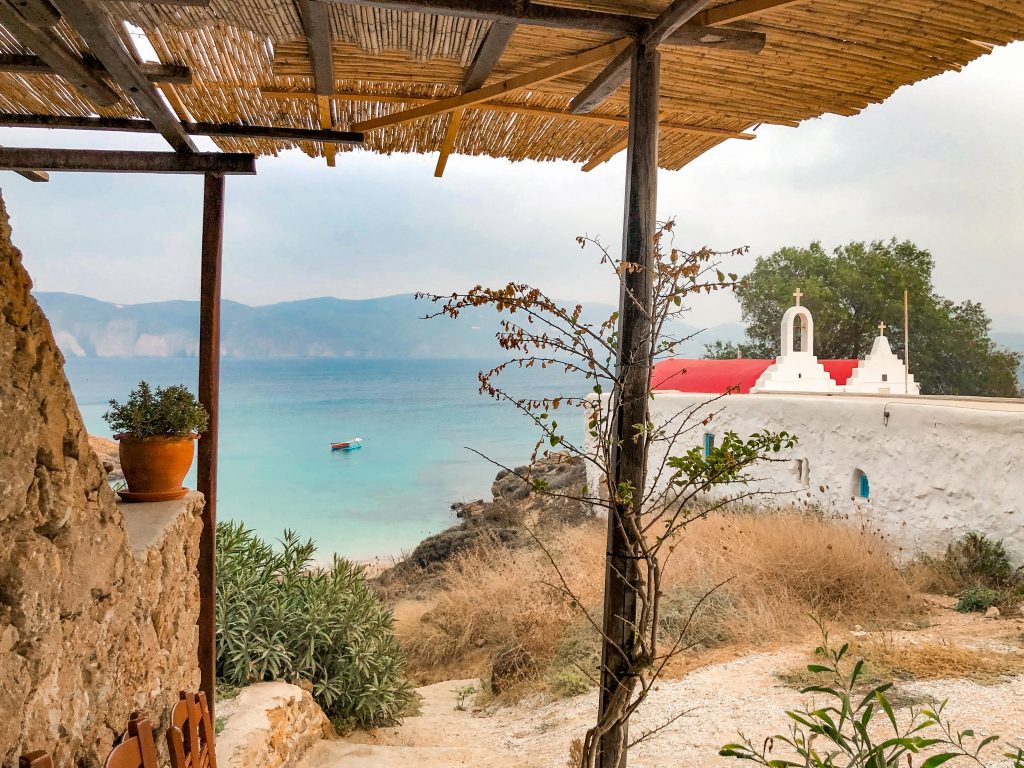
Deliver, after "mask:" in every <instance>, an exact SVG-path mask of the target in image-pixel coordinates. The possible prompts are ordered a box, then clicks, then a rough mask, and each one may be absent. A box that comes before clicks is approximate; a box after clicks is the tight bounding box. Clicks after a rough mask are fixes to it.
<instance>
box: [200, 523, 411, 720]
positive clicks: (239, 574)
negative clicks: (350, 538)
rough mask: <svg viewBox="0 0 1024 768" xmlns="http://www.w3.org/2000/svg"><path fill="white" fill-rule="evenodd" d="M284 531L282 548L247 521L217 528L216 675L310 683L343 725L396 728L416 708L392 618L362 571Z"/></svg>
mask: <svg viewBox="0 0 1024 768" xmlns="http://www.w3.org/2000/svg"><path fill="white" fill-rule="evenodd" d="M315 551H316V545H315V544H314V543H313V542H312V541H310V540H307V541H304V542H303V541H300V540H299V538H298V536H296V534H295V533H293V532H291V531H285V532H284V537H283V538H282V540H281V547H280V549H275V548H274V547H272V546H271V545H270V544H268V543H267V542H265V541H264V540H263V539H261V538H259V537H258V536H256V534H254V533H253V532H252V531H250V530H248V529H246V528H245V527H244V526H243V525H242V524H241V523H231V522H227V523H219V524H218V525H217V677H218V679H221V680H224V681H225V682H227V683H230V684H232V685H248V684H250V683H255V682H260V681H264V680H278V679H284V680H290V681H293V682H297V681H299V680H307V681H309V682H310V683H312V685H313V697H314V698H315V699H316V701H317V703H318V704H320V706H321V707H322V708H323V710H324V712H326V713H327V715H328V716H329V717H330V718H331V719H332V720H334V721H336V722H339V723H340V724H348V723H359V724H360V725H365V726H378V725H390V724H393V723H395V722H397V721H398V720H399V719H400V718H401V716H402V715H403V714H405V713H406V712H407V710H408V709H409V708H410V707H411V706H412V705H413V703H414V699H413V697H414V694H413V693H412V690H411V688H410V687H409V685H408V683H406V682H405V680H404V679H403V676H402V672H403V663H404V662H403V658H402V652H401V649H400V648H399V647H398V642H397V641H396V639H395V635H394V619H393V617H392V614H391V611H389V610H387V609H385V608H384V607H383V606H382V605H381V604H380V601H379V600H378V599H377V597H376V596H375V595H374V594H373V592H371V591H370V588H369V587H368V586H367V584H366V579H365V577H364V576H363V569H362V567H361V566H356V565H353V564H352V563H351V562H349V561H348V560H345V559H344V558H340V557H338V556H337V555H335V556H334V559H333V561H332V562H331V564H330V565H329V566H327V567H317V566H314V565H313V553H314V552H315Z"/></svg>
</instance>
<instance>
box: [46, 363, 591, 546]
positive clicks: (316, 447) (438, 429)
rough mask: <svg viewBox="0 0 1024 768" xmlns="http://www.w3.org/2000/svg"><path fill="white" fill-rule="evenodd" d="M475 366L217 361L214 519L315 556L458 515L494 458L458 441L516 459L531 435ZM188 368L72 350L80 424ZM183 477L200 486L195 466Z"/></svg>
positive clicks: (428, 528) (400, 536) (180, 378)
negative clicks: (137, 388) (298, 543)
mask: <svg viewBox="0 0 1024 768" xmlns="http://www.w3.org/2000/svg"><path fill="white" fill-rule="evenodd" d="M484 365H486V364H485V363H481V362H479V361H466V360H456V361H450V360H443V361H442V360H318V359H288V360H280V359H279V360H224V361H223V362H222V363H221V441H220V460H219V478H218V493H217V497H218V507H217V514H218V518H220V519H226V518H232V519H235V520H242V521H244V522H245V523H246V524H247V525H249V526H250V527H252V528H254V529H255V530H256V531H258V532H259V533H260V534H262V535H264V536H268V537H271V538H277V537H278V536H280V534H281V531H282V530H283V529H285V528H292V529H294V530H296V531H298V532H299V533H300V534H301V535H302V536H308V537H312V538H313V539H315V540H316V541H317V543H318V544H319V546H320V551H319V554H318V556H319V557H326V556H328V555H329V553H330V552H338V553H340V554H342V555H345V556H347V557H354V558H367V557H372V556H375V555H379V554H395V553H399V552H401V551H403V550H408V549H411V548H412V547H414V546H415V545H416V544H417V543H418V542H419V541H421V540H422V539H423V538H424V537H425V536H427V535H429V534H431V533H436V532H437V531H440V530H442V529H444V528H446V527H448V526H449V525H451V524H452V523H453V522H455V518H454V515H453V513H452V512H451V509H450V506H451V503H452V502H453V501H465V500H469V499H474V498H480V497H487V496H489V493H490V484H491V480H492V479H493V478H494V474H495V473H496V472H497V468H496V467H494V466H493V465H491V464H489V463H488V462H487V461H485V460H484V459H482V458H480V457H479V456H477V455H476V454H474V453H472V452H470V451H469V450H467V449H466V446H469V447H472V448H475V449H477V450H479V451H480V452H482V453H484V454H485V455H487V456H490V457H491V458H493V459H495V460H497V461H499V462H502V463H505V464H522V463H524V462H525V461H526V459H527V458H528V457H529V454H530V451H531V450H532V448H533V442H534V440H535V439H536V432H535V431H534V429H533V428H532V427H531V426H530V423H529V422H528V421H527V420H526V419H525V417H523V416H522V415H520V414H519V413H518V412H517V411H516V410H515V409H514V408H513V407H511V406H509V405H507V404H502V403H497V402H494V401H493V400H490V399H488V398H484V397H482V396H481V395H479V394H477V381H476V373H477V371H478V370H480V368H481V367H483V366H484ZM196 366H197V362H196V360H194V359H158V358H130V359H69V360H68V362H67V364H66V370H67V374H68V378H69V379H70V381H71V386H72V389H73V391H74V393H75V397H76V399H77V400H78V404H79V407H80V409H81V411H82V415H83V417H84V418H85V423H86V426H87V427H88V429H89V431H90V432H92V433H93V434H97V435H103V436H106V437H109V436H110V430H109V428H108V427H107V425H106V422H104V421H103V418H102V416H103V413H104V411H105V410H106V407H107V400H109V399H110V398H111V397H114V398H117V399H119V400H121V399H124V397H126V396H127V394H128V392H129V391H130V390H131V388H132V386H133V385H134V384H136V383H137V382H138V381H139V379H146V380H147V381H149V382H150V383H151V384H154V385H169V384H180V383H184V384H186V385H187V386H189V388H190V389H193V391H194V389H195V386H194V382H195V381H196V379H197V367H196ZM507 376H508V381H509V384H510V386H512V387H514V390H515V392H516V393H519V394H523V395H533V396H538V395H543V394H558V393H562V394H567V393H568V392H569V391H570V390H571V391H572V392H573V393H576V394H578V393H579V392H580V391H581V390H582V387H581V386H580V385H579V384H578V383H577V384H575V386H574V385H573V382H567V381H566V380H565V379H564V378H563V377H560V376H558V375H557V374H554V373H551V372H546V371H537V370H531V371H529V372H526V371H518V370H516V371H510V372H509V373H508V374H507ZM567 415H568V414H567ZM579 433H580V434H582V422H581V426H580V428H579ZM569 434H570V435H572V433H571V432H570V433H569ZM572 436H576V435H572ZM353 437H362V438H363V440H364V442H363V448H362V449H361V450H358V451H352V452H350V453H346V452H342V451H338V452H331V451H330V449H329V444H330V443H331V442H332V441H336V440H346V439H349V438H353ZM187 484H188V485H189V486H190V487H195V470H194V468H193V472H192V473H191V475H190V477H189V479H188V481H187Z"/></svg>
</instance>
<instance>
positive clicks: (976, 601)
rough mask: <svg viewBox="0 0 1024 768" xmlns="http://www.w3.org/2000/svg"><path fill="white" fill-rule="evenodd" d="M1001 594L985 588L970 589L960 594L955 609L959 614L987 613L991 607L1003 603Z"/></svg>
mask: <svg viewBox="0 0 1024 768" xmlns="http://www.w3.org/2000/svg"><path fill="white" fill-rule="evenodd" d="M1003 597H1004V595H1003V593H1002V592H999V591H997V590H995V589H988V588H987V587H971V588H970V589H965V590H964V591H963V592H962V593H961V594H960V599H959V600H958V601H957V603H956V609H957V610H958V611H960V613H976V612H980V611H987V610H988V609H989V608H991V607H992V606H993V605H999V604H1000V603H1001V602H1003Z"/></svg>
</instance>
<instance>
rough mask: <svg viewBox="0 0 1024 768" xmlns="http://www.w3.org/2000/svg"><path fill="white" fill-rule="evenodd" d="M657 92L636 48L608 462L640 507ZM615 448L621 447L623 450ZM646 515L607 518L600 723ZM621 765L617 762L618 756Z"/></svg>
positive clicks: (649, 65)
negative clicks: (629, 519)
mask: <svg viewBox="0 0 1024 768" xmlns="http://www.w3.org/2000/svg"><path fill="white" fill-rule="evenodd" d="M658 86H659V62H658V52H657V46H655V45H637V46H636V55H635V56H634V58H633V62H632V67H631V76H630V88H629V91H630V94H629V118H630V120H629V145H628V150H627V158H626V204H625V221H624V224H623V238H622V262H623V265H625V264H629V263H632V264H637V265H639V266H640V267H641V268H640V269H637V270H623V277H622V281H623V283H622V291H621V292H620V295H619V313H620V314H619V340H620V343H619V357H618V373H619V377H620V381H621V389H620V391H619V392H618V393H617V400H616V401H615V409H616V413H615V435H614V437H615V444H614V445H613V446H612V449H611V456H610V457H609V461H610V463H611V467H610V468H611V473H612V477H613V478H614V483H615V487H618V486H619V484H620V483H629V484H630V485H632V487H633V488H634V489H635V491H634V497H635V498H636V499H637V500H638V501H637V506H638V507H639V503H640V502H639V499H640V498H641V497H642V495H643V491H644V482H645V477H646V470H647V455H646V454H647V451H646V447H645V439H644V437H643V436H640V438H639V439H634V438H636V437H637V434H638V433H637V429H636V427H635V425H638V424H646V423H647V420H648V398H647V393H648V390H649V387H650V380H651V341H652V340H651V327H650V313H651V311H652V309H651V308H652V303H653V301H654V297H653V295H652V294H653V287H652V286H653V283H652V271H653V264H654V234H655V227H656V219H655V204H656V202H657V198H658ZM615 445H618V446H620V447H618V448H616V447H615ZM638 512H639V508H632V507H631V506H629V505H623V504H616V505H614V506H613V507H612V509H611V510H610V511H609V515H608V549H607V552H608V554H607V567H606V571H605V602H604V617H603V634H604V639H603V643H602V646H603V647H602V650H601V699H600V710H599V715H600V716H603V715H604V713H605V712H606V711H607V710H608V709H609V707H610V706H611V705H612V702H613V700H615V698H616V696H617V695H618V691H619V689H620V687H622V686H623V685H626V684H628V682H629V681H628V679H627V677H626V675H627V674H628V673H629V667H630V661H631V659H630V658H629V657H630V656H631V653H632V649H633V645H634V631H635V626H634V625H635V621H636V610H637V564H636V561H635V560H633V559H632V558H631V557H629V551H628V549H627V543H626V536H625V532H624V530H623V527H622V525H621V520H622V519H623V518H624V516H626V515H632V514H636V513H638ZM628 740H629V734H628V733H627V732H626V728H624V727H622V728H612V729H611V730H610V731H608V732H607V733H606V734H605V736H604V737H603V738H602V739H601V744H600V747H599V752H598V760H597V766H598V768H625V766H626V751H625V748H624V746H623V745H625V744H627V743H628ZM614 755H619V756H620V757H619V759H618V760H617V761H614V762H613V756H614Z"/></svg>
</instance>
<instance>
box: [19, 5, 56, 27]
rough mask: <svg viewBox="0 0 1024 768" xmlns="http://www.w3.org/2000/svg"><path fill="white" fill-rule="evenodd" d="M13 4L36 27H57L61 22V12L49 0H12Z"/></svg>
mask: <svg viewBox="0 0 1024 768" xmlns="http://www.w3.org/2000/svg"><path fill="white" fill-rule="evenodd" d="M11 5H13V6H14V7H15V8H16V9H17V10H18V12H19V13H20V14H21V15H22V16H24V17H25V21H27V22H28V23H29V24H31V25H32V26H34V27H55V26H57V24H59V23H60V13H59V12H58V11H57V9H56V8H54V7H53V6H52V5H51V4H50V2H49V0H11Z"/></svg>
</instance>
